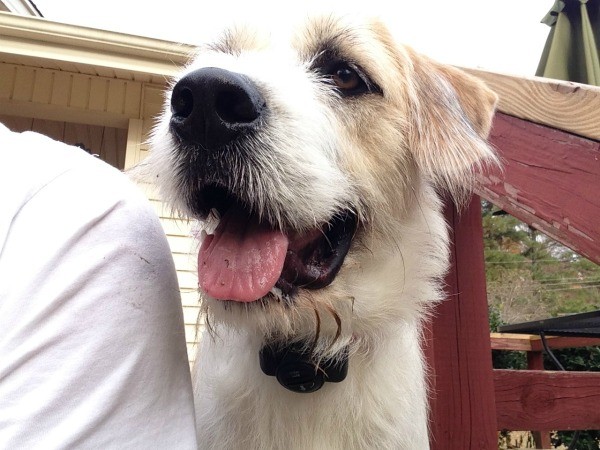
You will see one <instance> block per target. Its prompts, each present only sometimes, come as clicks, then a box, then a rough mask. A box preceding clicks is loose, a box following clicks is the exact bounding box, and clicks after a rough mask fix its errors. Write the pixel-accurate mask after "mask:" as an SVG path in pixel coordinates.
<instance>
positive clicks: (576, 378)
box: [489, 370, 600, 448]
mask: <svg viewBox="0 0 600 450" xmlns="http://www.w3.org/2000/svg"><path fill="white" fill-rule="evenodd" d="M494 385H495V391H496V411H497V417H498V430H504V429H506V430H590V429H591V430H598V429H600V408H597V407H596V405H598V403H599V402H600V373H599V372H552V371H545V372H541V371H537V370H494ZM489 448H492V447H489Z"/></svg>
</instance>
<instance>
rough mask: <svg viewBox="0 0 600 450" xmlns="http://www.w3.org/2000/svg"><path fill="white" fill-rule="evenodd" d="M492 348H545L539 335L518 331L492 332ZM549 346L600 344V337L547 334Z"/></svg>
mask: <svg viewBox="0 0 600 450" xmlns="http://www.w3.org/2000/svg"><path fill="white" fill-rule="evenodd" d="M490 339H491V341H492V350H517V351H524V352H532V351H533V352H540V351H542V350H543V346H542V340H541V339H540V337H539V336H537V335H532V334H516V333H490ZM546 341H547V342H548V346H549V347H550V348H553V349H558V348H575V347H588V346H591V345H600V338H580V337H567V336H547V337H546Z"/></svg>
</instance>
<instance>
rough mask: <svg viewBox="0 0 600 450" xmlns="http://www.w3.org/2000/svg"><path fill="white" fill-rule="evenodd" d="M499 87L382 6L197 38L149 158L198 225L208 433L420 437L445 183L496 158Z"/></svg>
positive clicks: (217, 443)
mask: <svg viewBox="0 0 600 450" xmlns="http://www.w3.org/2000/svg"><path fill="white" fill-rule="evenodd" d="M496 101H497V97H496V95H495V94H494V93H493V92H492V91H491V90H490V89H488V88H487V87H486V86H485V85H484V83H483V82H481V81H479V80H478V79H476V78H474V77H472V76H470V75H468V74H466V73H464V72H462V71H460V70H458V69H456V68H453V67H449V66H444V65H441V64H439V63H436V62H434V61H432V60H430V59H428V58H427V57H425V56H422V55H419V54H417V53H416V52H415V51H413V50H412V49H411V48H408V47H405V46H402V45H401V44H398V43H397V42H395V40H394V38H393V37H392V35H391V33H390V32H389V31H388V29H386V27H385V26H384V25H383V23H382V22H381V21H378V20H375V19H373V20H371V19H356V18H354V17H335V16H327V15H326V16H320V17H317V18H311V19H308V20H306V21H305V22H304V23H302V24H301V25H299V26H298V27H297V28H293V30H292V29H291V28H290V29H288V30H286V36H285V37H281V36H276V35H272V34H271V35H270V34H268V33H264V32H261V31H260V30H258V31H257V30H254V31H252V30H251V29H249V28H246V27H237V28H236V27H234V28H232V29H229V30H228V31H226V32H224V33H223V34H222V36H221V38H220V39H218V40H216V41H214V42H212V43H210V44H207V45H203V46H201V47H200V48H199V49H198V52H197V54H196V55H194V57H193V58H192V60H191V62H190V63H189V65H188V66H187V67H186V68H185V69H184V70H183V71H182V73H181V76H179V77H177V79H176V80H175V81H174V82H173V84H172V86H171V89H170V90H169V92H168V95H167V101H166V104H165V110H164V113H163V115H162V116H161V118H160V120H159V121H158V124H157V126H156V128H155V129H154V131H153V134H152V137H151V156H150V160H149V165H150V167H151V168H152V170H153V173H155V176H156V178H157V179H158V183H159V185H160V188H161V192H162V194H163V196H164V198H165V199H167V200H168V201H169V202H170V203H171V204H172V205H173V207H174V208H176V209H177V210H179V211H180V212H181V213H182V214H184V215H185V216H187V217H190V218H194V219H198V220H199V221H200V223H201V227H202V232H201V233H200V234H201V236H202V237H201V245H200V248H199V253H198V278H199V290H200V293H201V305H202V308H201V309H202V316H203V317H204V319H205V323H206V327H205V328H206V331H205V332H204V335H203V336H202V339H201V343H200V346H199V347H200V348H199V352H198V357H197V359H196V364H195V366H194V368H193V371H192V372H193V375H192V376H193V379H194V391H195V392H194V395H195V400H196V408H197V413H196V414H197V430H198V439H199V445H200V447H201V448H207V449H247V450H249V449H303V450H306V449H345V450H347V449H411V450H414V449H421V450H422V449H427V448H429V438H428V407H427V404H428V401H427V371H426V366H425V363H424V360H423V355H422V350H421V334H422V329H423V323H424V320H425V319H426V318H427V317H428V315H429V314H430V311H431V309H432V306H433V305H435V304H436V302H438V301H440V300H441V299H442V298H443V293H442V288H443V286H442V284H443V277H444V275H445V273H446V271H447V268H448V264H449V260H448V244H449V242H448V241H449V237H448V231H447V225H446V223H445V221H444V217H443V213H442V206H443V199H444V197H445V196H448V195H449V196H450V197H451V198H452V199H453V200H454V201H455V202H456V203H457V204H462V203H464V202H465V200H466V199H468V196H469V195H470V191H471V189H472V186H473V180H474V175H473V174H474V171H475V170H478V169H480V168H482V167H484V166H486V165H490V164H497V157H496V155H495V153H494V151H493V149H492V148H491V147H490V146H489V145H488V144H487V143H486V138H487V135H488V133H489V130H490V127H491V123H492V117H493V114H494V109H495V105H496Z"/></svg>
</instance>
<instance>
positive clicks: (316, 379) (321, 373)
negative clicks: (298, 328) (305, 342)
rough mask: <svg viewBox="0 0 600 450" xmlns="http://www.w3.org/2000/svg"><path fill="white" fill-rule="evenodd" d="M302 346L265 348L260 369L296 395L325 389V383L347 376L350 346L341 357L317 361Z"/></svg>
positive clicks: (260, 359) (261, 355)
mask: <svg viewBox="0 0 600 450" xmlns="http://www.w3.org/2000/svg"><path fill="white" fill-rule="evenodd" d="M304 348H305V347H304V346H302V344H298V343H294V344H289V345H287V346H280V345H277V344H275V345H273V346H271V345H265V346H264V347H263V348H261V349H260V352H259V354H258V357H259V361H260V368H261V369H262V371H263V372H264V373H265V374H266V375H269V376H275V378H277V381H279V384H281V385H282V386H283V387H285V388H286V389H289V390H290V391H293V392H299V393H303V394H308V393H310V392H315V391H318V390H319V389H321V387H323V384H325V382H326V381H328V382H331V383H339V382H340V381H343V380H344V379H345V378H346V375H347V374H348V347H346V348H345V349H344V350H343V356H342V357H336V358H335V359H333V358H332V359H325V360H320V361H318V362H315V359H314V356H313V354H312V353H311V352H310V351H306V350H305V349H304Z"/></svg>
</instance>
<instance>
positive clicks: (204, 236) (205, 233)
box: [200, 229, 208, 242]
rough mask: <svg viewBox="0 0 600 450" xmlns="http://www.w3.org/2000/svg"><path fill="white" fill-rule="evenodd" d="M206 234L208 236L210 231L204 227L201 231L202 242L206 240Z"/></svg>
mask: <svg viewBox="0 0 600 450" xmlns="http://www.w3.org/2000/svg"><path fill="white" fill-rule="evenodd" d="M206 236H208V233H207V232H206V230H204V229H203V230H202V231H200V242H202V241H204V239H205V238H206Z"/></svg>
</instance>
